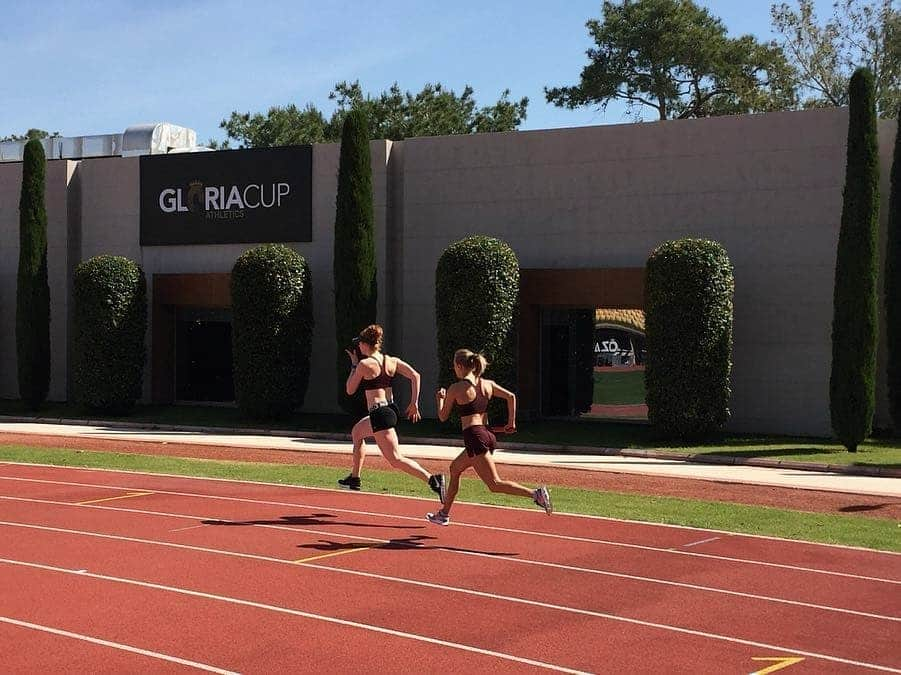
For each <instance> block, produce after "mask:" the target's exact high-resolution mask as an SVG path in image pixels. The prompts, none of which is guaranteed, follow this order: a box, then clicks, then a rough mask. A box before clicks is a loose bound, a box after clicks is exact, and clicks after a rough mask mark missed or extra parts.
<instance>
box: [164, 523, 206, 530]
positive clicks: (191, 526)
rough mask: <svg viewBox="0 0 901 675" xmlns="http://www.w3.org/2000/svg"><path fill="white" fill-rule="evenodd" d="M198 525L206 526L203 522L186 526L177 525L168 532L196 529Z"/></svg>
mask: <svg viewBox="0 0 901 675" xmlns="http://www.w3.org/2000/svg"><path fill="white" fill-rule="evenodd" d="M198 527H206V525H204V524H203V523H201V524H200V525H188V526H187V527H179V528H176V529H174V530H169V531H170V532H184V531H185V530H196V529H197V528H198Z"/></svg>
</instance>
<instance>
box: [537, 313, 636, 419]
mask: <svg viewBox="0 0 901 675" xmlns="http://www.w3.org/2000/svg"><path fill="white" fill-rule="evenodd" d="M540 335H541V337H540V343H541V368H540V385H539V386H540V391H541V398H540V406H541V415H542V416H545V417H570V418H573V417H580V418H591V419H608V420H619V421H627V420H628V421H646V420H647V405H646V403H645V386H644V364H645V359H646V357H647V351H646V349H645V336H644V312H643V311H642V310H640V309H605V308H592V309H570V308H554V307H544V308H542V310H541V332H540Z"/></svg>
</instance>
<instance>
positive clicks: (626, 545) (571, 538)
mask: <svg viewBox="0 0 901 675" xmlns="http://www.w3.org/2000/svg"><path fill="white" fill-rule="evenodd" d="M0 479H2V480H18V481H27V482H35V483H50V484H53V485H71V486H74V487H108V488H110V489H117V490H122V489H125V488H123V487H121V486H103V485H92V484H90V483H69V482H65V481H49V480H43V479H37V478H12V477H8V476H0ZM154 494H155V495H172V496H176V497H190V498H195V499H214V500H222V501H232V502H240V503H244V504H263V505H267V506H289V507H291V508H296V509H323V508H327V509H329V510H330V511H337V512H338V513H351V514H353V515H358V516H373V517H376V518H393V519H395V520H407V521H413V522H416V523H422V522H423V518H416V517H413V516H403V515H397V514H392V513H380V512H378V511H359V510H355V509H344V508H338V507H334V506H323V505H321V504H319V505H317V504H298V503H295V502H278V501H269V500H262V499H247V498H244V497H230V496H226V495H207V494H202V493H193V492H177V491H173V490H155V491H154ZM6 498H8V497H6V496H0V499H6ZM76 506H82V505H78V504H76ZM83 506H85V507H91V506H96V507H97V508H104V507H102V506H97V505H95V504H85V505H83ZM151 513H153V512H151ZM454 526H455V527H471V528H475V529H480V530H490V531H494V532H507V533H511V534H525V535H529V536H534V537H543V538H549V539H559V540H562V541H577V542H580V543H586V544H598V545H601V546H616V547H620V548H628V549H637V550H642V551H654V552H656V553H668V554H671V555H684V556H691V557H697V558H705V559H708V560H719V561H724V562H734V563H741V564H746V565H758V566H763V567H774V568H778V569H789V570H794V571H798V572H809V573H813V574H825V575H828V576H837V577H845V578H850V579H861V580H864V581H876V582H880V583H886V584H895V585H901V580H896V579H883V578H881V577H870V576H865V575H860V574H851V573H849V572H836V571H834V570H824V569H819V568H816V567H803V566H800V565H789V564H786V563H774V562H768V561H765V560H755V559H753V558H736V557H732V556H723V555H715V554H712V553H697V552H695V551H683V550H679V549H670V548H662V547H659V546H647V545H644V544H630V543H627V542H622V541H612V540H607V539H593V538H591V537H576V536H572V535H566V534H557V533H554V532H537V531H533V530H521V529H517V528H509V527H499V526H497V525H480V524H477V523H465V522H460V521H455V522H454Z"/></svg>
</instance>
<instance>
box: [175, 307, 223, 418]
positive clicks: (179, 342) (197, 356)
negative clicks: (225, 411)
mask: <svg viewBox="0 0 901 675" xmlns="http://www.w3.org/2000/svg"><path fill="white" fill-rule="evenodd" d="M175 318H176V322H175V398H176V400H178V401H210V402H228V401H234V400H235V386H234V381H233V380H232V326H231V311H230V310H227V309H192V308H184V307H180V308H178V310H177V311H176V317H175Z"/></svg>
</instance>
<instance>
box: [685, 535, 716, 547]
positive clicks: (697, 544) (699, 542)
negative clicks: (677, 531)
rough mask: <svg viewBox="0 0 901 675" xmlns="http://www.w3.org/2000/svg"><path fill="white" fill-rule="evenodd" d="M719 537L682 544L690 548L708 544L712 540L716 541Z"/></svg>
mask: <svg viewBox="0 0 901 675" xmlns="http://www.w3.org/2000/svg"><path fill="white" fill-rule="evenodd" d="M717 539H719V537H710V539H701V541H693V542H691V543H690V544H682V548H690V547H692V546H700V545H701V544H708V543H710V542H711V541H716V540H717Z"/></svg>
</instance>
